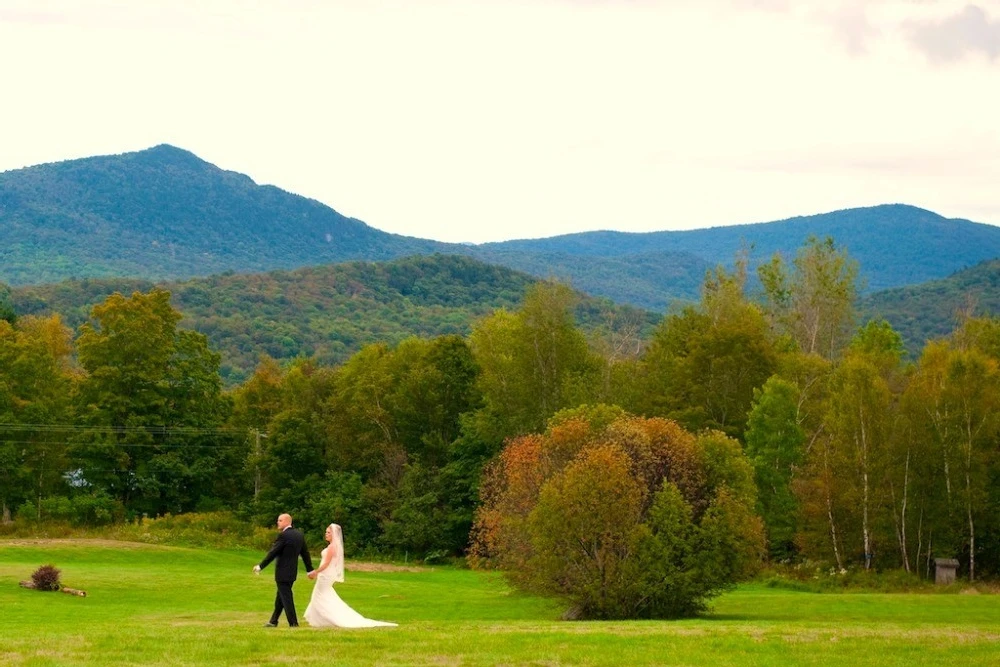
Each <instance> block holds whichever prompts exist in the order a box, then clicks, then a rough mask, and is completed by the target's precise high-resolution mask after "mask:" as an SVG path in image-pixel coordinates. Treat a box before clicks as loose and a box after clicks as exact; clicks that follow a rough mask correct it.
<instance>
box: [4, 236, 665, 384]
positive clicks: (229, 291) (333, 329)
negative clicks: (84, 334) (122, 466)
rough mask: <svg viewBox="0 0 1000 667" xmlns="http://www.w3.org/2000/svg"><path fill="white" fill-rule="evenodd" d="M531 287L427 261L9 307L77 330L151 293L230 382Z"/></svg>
mask: <svg viewBox="0 0 1000 667" xmlns="http://www.w3.org/2000/svg"><path fill="white" fill-rule="evenodd" d="M533 282H535V279H534V278H533V277H531V276H529V275H527V274H524V273H519V272H516V271H512V270H510V269H506V268H504V267H501V266H495V265H489V264H484V263H482V262H480V261H478V260H475V259H471V258H467V257H459V256H453V255H450V256H449V255H435V256H430V257H411V258H406V259H401V260H395V261H392V262H347V263H342V264H334V265H326V266H316V267H307V268H301V269H296V270H294V271H272V272H269V273H259V274H228V275H217V276H211V277H208V278H192V279H189V280H184V281H173V282H163V283H153V282H151V281H148V280H136V279H85V280H73V281H65V282H62V283H55V284H47V285H39V286H24V287H17V288H14V289H13V290H12V294H11V301H12V304H13V308H14V310H15V312H17V313H18V314H20V315H42V314H49V313H59V314H61V315H62V316H63V318H65V321H66V324H68V325H69V326H71V327H72V328H74V329H76V328H77V327H78V326H79V325H80V324H82V323H83V322H85V321H87V319H88V318H89V314H90V309H91V308H92V307H93V306H94V305H95V304H98V303H100V302H101V301H103V300H104V299H105V298H107V297H108V296H109V295H111V294H112V293H114V292H121V293H122V294H125V295H126V296H127V295H129V294H131V293H132V292H134V291H148V290H150V289H152V288H153V287H155V286H159V287H161V288H162V289H165V290H167V291H169V292H170V293H171V295H172V303H173V304H174V306H175V307H176V308H178V309H179V310H180V311H181V313H183V316H184V319H183V320H182V326H184V327H188V328H191V329H195V330H197V331H200V332H202V333H204V334H205V335H206V336H208V340H209V342H210V344H211V346H212V348H213V349H215V350H217V351H218V352H220V353H221V355H222V366H221V373H222V376H223V379H224V380H225V381H226V382H227V383H230V384H231V383H235V382H240V381H242V380H243V379H245V378H246V377H247V376H248V375H249V373H250V372H252V371H253V369H254V367H255V366H256V365H257V363H258V361H259V360H260V357H261V355H262V354H267V355H270V356H271V357H273V358H275V359H278V360H286V359H291V358H293V357H296V356H305V357H313V358H315V359H316V360H317V362H319V363H322V364H337V363H341V362H343V361H345V360H346V359H347V358H348V357H349V356H350V355H351V354H353V353H355V352H357V351H358V350H359V349H360V348H361V347H362V346H363V345H365V344H368V343H374V342H384V343H387V344H396V343H398V342H399V341H401V340H403V339H404V338H407V337H409V336H422V337H433V336H441V335H445V334H459V335H467V334H468V333H469V331H470V330H471V328H472V325H473V323H474V322H475V321H476V320H477V319H479V318H481V317H483V316H485V315H487V314H489V313H491V312H493V311H494V310H496V309H497V308H508V309H511V308H514V307H516V306H517V304H518V303H520V301H521V299H522V297H523V296H524V292H525V290H526V289H527V287H528V286H529V285H530V284H532V283H533ZM576 312H577V317H578V319H579V321H580V322H581V323H582V325H583V326H585V327H586V328H588V329H593V328H596V327H599V326H601V325H602V323H603V320H602V318H604V317H605V316H606V314H608V313H617V316H618V317H619V318H621V317H626V316H627V317H632V318H635V319H636V320H637V321H639V322H641V326H642V327H644V328H645V329H646V330H647V331H648V330H649V329H650V328H651V327H652V325H653V323H654V322H655V321H656V320H658V319H659V315H656V314H653V313H648V312H642V311H638V310H637V309H633V308H629V307H627V306H616V305H614V304H612V303H611V302H608V301H604V300H599V299H593V298H581V300H580V302H579V304H578V306H577V311H576Z"/></svg>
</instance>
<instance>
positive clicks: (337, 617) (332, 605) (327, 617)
mask: <svg viewBox="0 0 1000 667" xmlns="http://www.w3.org/2000/svg"><path fill="white" fill-rule="evenodd" d="M323 556H324V557H325V556H326V549H323ZM334 581H336V574H335V571H334V568H332V567H331V568H327V569H326V570H323V571H322V572H320V573H319V574H318V575H316V585H315V586H314V587H313V592H312V598H310V600H309V606H308V607H306V613H305V619H306V622H307V623H309V625H311V626H312V627H314V628H329V627H337V628H375V627H383V626H385V627H396V624H395V623H387V622H385V621H373V620H371V619H370V618H365V617H364V616H362V615H361V614H359V613H358V612H356V611H354V610H353V609H351V607H350V606H349V605H348V604H347V603H346V602H344V601H343V600H341V599H340V596H339V595H337V591H335V590H334V589H333V583H334Z"/></svg>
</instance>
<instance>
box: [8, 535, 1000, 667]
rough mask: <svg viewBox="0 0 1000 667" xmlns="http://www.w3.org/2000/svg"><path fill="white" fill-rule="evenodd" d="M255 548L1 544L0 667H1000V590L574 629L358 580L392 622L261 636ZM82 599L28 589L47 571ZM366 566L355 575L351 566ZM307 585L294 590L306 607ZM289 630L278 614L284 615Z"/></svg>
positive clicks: (396, 577) (493, 590) (473, 600)
mask: <svg viewBox="0 0 1000 667" xmlns="http://www.w3.org/2000/svg"><path fill="white" fill-rule="evenodd" d="M260 556H261V554H259V553H256V552H248V551H219V550H202V549H184V548H175V547H163V546H150V545H140V544H132V543H113V542H103V541H88V540H71V541H70V540H67V541H47V542H32V541H16V540H7V541H0V664H3V665H147V664H156V665H706V664H710V665H771V664H774V665H873V664H874V665H907V666H912V665H940V664H949V663H954V664H961V665H995V664H1000V610H998V604H1000V596H996V595H985V594H979V595H962V594H951V595H933V594H932V595H926V594H924V595H917V594H897V595H892V594H888V595H887V594H816V593H803V592H795V591H784V590H778V589H769V588H766V587H764V586H761V585H754V584H751V585H745V586H742V587H740V588H739V589H737V590H736V591H734V592H731V593H727V594H726V595H724V596H722V597H720V598H718V599H717V600H715V601H714V602H713V605H712V611H711V612H710V613H709V614H707V615H706V616H704V617H701V618H698V619H690V620H683V621H633V622H568V621H560V620H558V617H559V613H560V610H561V608H560V606H559V605H557V604H555V603H553V602H552V601H550V600H546V599H542V598H536V597H531V596H526V595H522V594H519V593H516V592H514V591H512V590H511V589H510V588H509V587H508V586H507V585H506V584H505V583H504V581H503V579H502V578H500V577H499V576H497V575H495V574H489V573H481V572H472V571H468V570H459V569H452V568H428V569H425V570H421V571H364V572H361V571H357V569H355V570H354V571H352V570H351V563H350V562H349V563H348V572H347V581H346V582H345V583H343V584H340V585H339V586H338V591H339V592H340V594H341V596H342V597H343V598H344V599H345V600H347V601H348V603H350V604H351V605H352V606H353V607H354V608H355V609H357V610H358V611H360V612H361V613H363V614H365V615H366V616H368V617H370V618H376V619H380V620H388V621H395V622H397V623H399V624H400V627H398V628H373V629H365V630H335V629H334V630H331V629H313V628H309V627H307V626H305V625H303V627H300V628H296V629H292V628H288V627H287V626H284V625H283V626H282V627H280V628H277V629H268V628H264V627H262V624H263V623H264V621H266V620H267V618H268V615H269V613H270V610H271V605H272V603H273V599H274V582H273V579H272V578H271V576H273V575H272V573H271V571H270V570H267V571H265V572H264V574H263V575H262V576H259V577H257V576H254V575H253V574H251V572H250V569H251V568H252V567H253V565H254V563H256V562H257V561H258V560H259V558H260ZM46 563H52V564H55V565H56V566H57V567H59V568H60V569H61V570H62V573H63V575H62V578H63V583H64V584H65V585H67V586H71V587H74V588H81V589H84V590H86V591H87V592H88V597H86V598H78V597H75V596H70V595H65V594H61V593H40V592H37V591H31V590H27V589H23V588H20V587H19V586H18V582H19V581H20V580H22V579H27V578H29V576H30V574H31V572H33V571H34V569H35V568H37V567H38V566H39V565H42V564H46ZM356 568H357V566H356ZM311 590H312V582H311V581H310V580H308V579H306V578H304V577H302V578H300V580H299V582H298V583H297V584H296V587H295V593H296V602H297V604H298V607H299V614H300V616H301V614H302V613H303V612H304V611H305V607H306V604H307V602H308V600H309V593H310V591H311ZM282 623H284V619H282Z"/></svg>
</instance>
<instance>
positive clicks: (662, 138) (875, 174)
mask: <svg viewBox="0 0 1000 667" xmlns="http://www.w3.org/2000/svg"><path fill="white" fill-rule="evenodd" d="M0 62H2V63H3V77H2V79H0V95H2V97H0V100H2V104H0V171H3V170H7V169H15V168H19V167H24V166H28V165H32V164H39V163H44V162H52V161H58V160H65V159H72V158H78V157H86V156H90V155H105V154H112V153H121V152H126V151H134V150H141V149H143V148H148V147H150V146H154V145H156V144H160V143H169V144H173V145H175V146H178V147H181V148H184V149H187V150H189V151H191V152H193V153H195V154H196V155H198V156H200V157H201V158H203V159H205V160H207V161H209V162H211V163H213V164H215V165H217V166H219V167H221V168H223V169H229V170H232V171H238V172H241V173H245V174H247V175H249V176H250V177H251V178H253V179H254V180H255V181H257V182H258V183H262V184H264V183H266V184H272V185H276V186H278V187H280V188H283V189H285V190H288V191H290V192H294V193H297V194H301V195H305V196H307V197H312V198H315V199H318V200H319V201H321V202H323V203H325V204H328V205H329V206H332V207H333V208H335V209H337V210H338V211H340V212H341V213H343V214H344V215H349V216H353V217H356V218H359V219H361V220H363V221H365V222H367V223H368V224H370V225H372V226H373V227H376V228H378V229H382V230H384V231H389V232H395V233H399V234H406V235H409V236H417V237H422V238H430V239H436V240H441V241H471V242H482V241H495V240H504V239H511V238H536V237H544V236H553V235H556V234H564V233H571V232H579V231H588V230H596V229H614V230H621V231H654V230H678V229H693V228H699V227H709V226H717V225H729V224H737V223H746V222H758V221H769V220H777V219H781V218H786V217H790V216H793V215H810V214H814V213H822V212H826V211H831V210H836V209H841V208H850V207H855V206H868V205H874V204H881V203H907V204H913V205H916V206H921V207H924V208H928V209H931V210H933V211H936V212H938V213H940V214H942V215H944V216H947V217H962V218H969V219H971V220H975V221H978V222H987V223H992V224H998V225H1000V0H976V2H974V3H969V2H964V1H961V0H959V1H952V0H870V1H868V2H864V1H862V0H824V1H805V2H796V1H794V0H662V1H660V0H426V1H425V0H397V1H396V2H389V1H380V0H351V1H347V0H343V1H341V0H283V1H282V0H0Z"/></svg>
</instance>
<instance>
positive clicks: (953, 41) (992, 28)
mask: <svg viewBox="0 0 1000 667" xmlns="http://www.w3.org/2000/svg"><path fill="white" fill-rule="evenodd" d="M906 29H907V34H908V37H909V39H910V41H911V43H912V44H913V45H914V46H915V47H916V48H918V49H920V50H921V51H923V52H924V53H926V54H927V56H928V57H929V58H930V59H931V60H935V61H940V62H953V61H956V60H960V59H961V58H963V57H965V56H967V55H970V54H983V55H985V56H986V57H987V58H988V59H989V60H991V61H992V60H994V59H996V57H997V55H1000V18H992V17H991V16H990V15H989V14H988V13H987V12H986V10H985V9H983V8H982V7H980V6H978V5H966V6H965V7H964V8H963V9H962V10H961V11H960V12H958V13H956V14H953V15H951V16H947V17H945V18H942V19H939V20H929V21H928V20H925V21H911V22H909V23H907V24H906Z"/></svg>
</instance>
